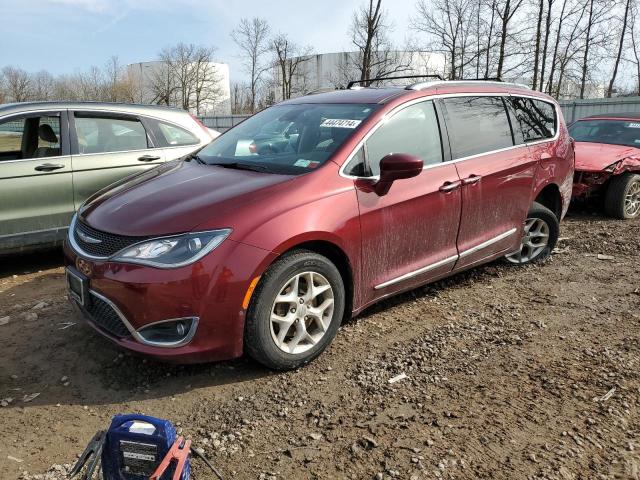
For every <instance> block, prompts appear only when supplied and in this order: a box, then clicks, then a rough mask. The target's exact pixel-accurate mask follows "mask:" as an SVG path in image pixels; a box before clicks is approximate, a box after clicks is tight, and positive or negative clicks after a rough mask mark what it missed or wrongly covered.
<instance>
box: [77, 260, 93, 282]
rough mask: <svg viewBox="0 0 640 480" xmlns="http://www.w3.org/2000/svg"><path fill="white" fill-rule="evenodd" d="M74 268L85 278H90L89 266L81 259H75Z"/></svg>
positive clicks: (90, 270) (90, 269)
mask: <svg viewBox="0 0 640 480" xmlns="http://www.w3.org/2000/svg"><path fill="white" fill-rule="evenodd" d="M76 267H77V268H78V270H79V271H80V272H81V273H82V274H84V275H85V276H87V277H88V276H90V275H91V272H92V268H91V264H90V263H89V262H87V261H86V260H84V259H83V258H78V259H76Z"/></svg>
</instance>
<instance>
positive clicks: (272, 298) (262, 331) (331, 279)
mask: <svg viewBox="0 0 640 480" xmlns="http://www.w3.org/2000/svg"><path fill="white" fill-rule="evenodd" d="M295 278H298V280H297V284H296V283H295V280H294V279H295ZM310 279H311V282H312V283H313V284H314V288H315V292H322V293H319V294H316V296H315V297H312V295H313V292H310V291H309V289H308V285H309V281H310ZM296 285H297V290H296V293H294V288H295V287H296ZM327 286H328V287H329V288H325V287H327ZM323 289H324V290H323ZM276 297H278V299H280V300H281V301H276V300H277V298H276ZM283 299H286V301H283ZM289 300H291V301H289ZM301 300H304V301H301ZM323 307H324V310H321V309H322V308H323ZM344 308H345V288H344V283H343V281H342V276H341V275H340V272H339V271H338V269H337V268H336V266H335V265H334V264H333V263H331V261H330V260H329V259H328V258H326V257H324V256H322V255H318V254H317V253H314V252H311V251H308V250H295V251H292V252H291V253H288V254H286V255H285V256H283V257H282V258H280V259H278V260H277V261H276V262H274V263H273V265H271V266H270V267H269V269H268V270H267V271H266V272H265V273H264V275H262V278H261V279H260V281H259V282H258V285H257V287H256V289H255V291H254V293H253V295H252V298H251V302H250V304H249V308H248V310H247V318H246V322H245V331H244V345H245V352H246V353H247V354H248V355H249V356H250V357H252V358H253V359H254V360H256V361H258V362H260V363H261V364H263V365H264V366H266V367H268V368H271V369H274V370H292V369H295V368H298V367H300V366H302V365H305V364H307V363H309V362H311V361H312V360H313V359H315V358H316V357H317V356H318V355H320V354H321V353H322V352H323V351H324V350H325V349H326V348H327V346H328V345H329V344H330V343H331V341H332V340H333V339H334V337H335V336H336V334H337V333H338V328H339V327H340V323H341V322H342V318H343V315H344ZM292 310H295V313H293V311H292ZM319 312H322V313H319ZM272 313H273V316H272ZM272 318H278V319H282V321H272ZM293 318H295V320H293V323H291V324H290V325H288V322H290V321H291V319H293ZM306 319H308V320H306ZM287 325H288V326H287ZM280 339H282V340H280ZM296 339H297V340H298V342H297V343H296Z"/></svg>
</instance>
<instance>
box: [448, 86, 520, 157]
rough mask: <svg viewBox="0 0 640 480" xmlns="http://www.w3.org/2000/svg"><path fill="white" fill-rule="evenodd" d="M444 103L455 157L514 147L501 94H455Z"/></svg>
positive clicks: (452, 151)
mask: <svg viewBox="0 0 640 480" xmlns="http://www.w3.org/2000/svg"><path fill="white" fill-rule="evenodd" d="M444 105H445V108H446V115H447V130H448V132H449V142H450V144H451V153H452V155H453V159H454V160H455V159H458V158H463V157H469V156H471V155H478V154H481V153H486V152H490V151H493V150H499V149H501V148H507V147H511V146H513V135H512V132H511V125H510V124H509V117H508V116H507V110H506V108H505V105H504V103H503V101H502V98H501V97H454V98H447V99H445V100H444Z"/></svg>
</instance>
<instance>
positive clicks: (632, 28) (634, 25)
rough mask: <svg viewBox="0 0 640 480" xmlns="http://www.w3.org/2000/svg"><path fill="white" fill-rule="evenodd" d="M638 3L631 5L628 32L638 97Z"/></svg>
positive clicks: (639, 54)
mask: <svg viewBox="0 0 640 480" xmlns="http://www.w3.org/2000/svg"><path fill="white" fill-rule="evenodd" d="M638 10H639V8H638V3H637V2H635V1H634V2H632V3H631V13H630V16H629V32H630V34H631V52H632V54H633V61H632V62H633V64H634V66H635V76H636V80H635V81H636V95H638V96H640V45H639V44H638V41H640V38H638V29H639V28H640V22H639V21H638V16H639V14H640V12H639V11H638Z"/></svg>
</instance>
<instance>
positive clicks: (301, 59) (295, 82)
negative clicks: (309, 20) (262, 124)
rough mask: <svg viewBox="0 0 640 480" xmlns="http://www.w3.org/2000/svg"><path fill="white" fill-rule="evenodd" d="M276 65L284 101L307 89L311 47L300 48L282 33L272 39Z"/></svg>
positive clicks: (278, 82)
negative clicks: (307, 65) (308, 61)
mask: <svg viewBox="0 0 640 480" xmlns="http://www.w3.org/2000/svg"><path fill="white" fill-rule="evenodd" d="M271 50H272V52H273V56H274V64H275V67H276V69H277V71H278V73H277V81H276V83H277V84H278V86H279V87H280V90H281V95H282V100H287V99H289V98H291V95H292V94H295V93H299V92H304V91H305V90H306V89H307V75H306V70H305V68H304V67H305V63H306V62H307V60H308V56H309V55H311V52H312V49H311V47H303V48H301V47H299V46H298V45H297V44H296V43H294V42H293V41H292V40H291V39H290V38H289V37H288V36H287V35H286V34H284V33H280V34H278V35H276V36H275V37H273V39H271Z"/></svg>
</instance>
